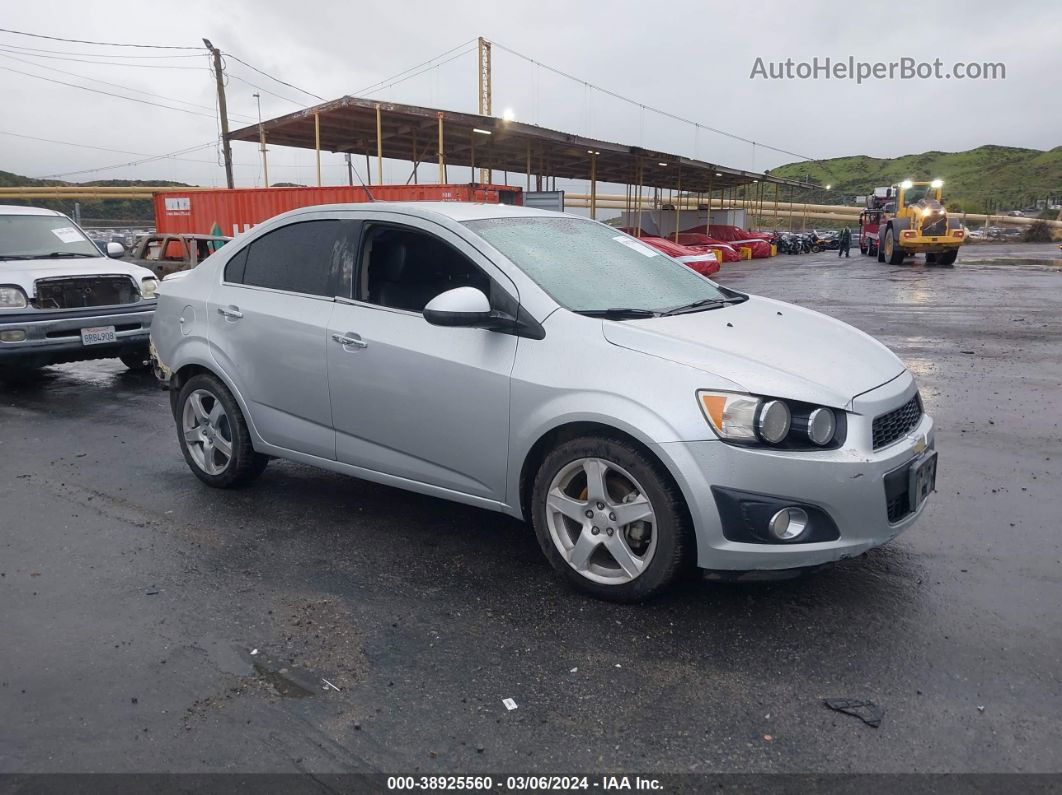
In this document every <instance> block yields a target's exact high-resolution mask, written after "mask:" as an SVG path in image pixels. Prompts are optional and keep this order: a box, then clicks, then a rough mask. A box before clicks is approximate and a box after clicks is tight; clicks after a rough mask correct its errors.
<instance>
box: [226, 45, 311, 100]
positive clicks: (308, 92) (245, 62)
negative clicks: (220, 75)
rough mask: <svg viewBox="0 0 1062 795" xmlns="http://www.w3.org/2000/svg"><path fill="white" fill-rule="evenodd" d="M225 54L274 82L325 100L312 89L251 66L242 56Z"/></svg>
mask: <svg viewBox="0 0 1062 795" xmlns="http://www.w3.org/2000/svg"><path fill="white" fill-rule="evenodd" d="M224 54H225V55H226V56H227V57H229V58H231V59H232V60H234V61H236V62H237V63H242V64H243V65H244V66H246V67H247V68H248V69H253V70H254V71H256V72H258V74H260V75H264V76H265V77H268V78H269V79H270V80H273V81H274V82H277V83H280V84H281V85H282V86H287V87H288V88H294V89H295V90H296V91H298V92H299V93H301V94H306V95H307V96H311V97H313V98H314V99H319V100H321V102H324V101H325V99H324V97H321V96H318V95H317V94H315V93H313V92H312V91H307V90H305V89H303V88H299V87H298V86H294V85H292V84H291V83H288V82H286V81H284V80H281V79H280V78H279V77H273V75H271V74H269V73H268V72H263V71H262V70H261V69H259V68H258V67H257V66H251V65H250V64H249V63H247V61H245V60H243V59H242V58H237V57H236V56H235V55H233V54H232V53H231V52H226V53H224Z"/></svg>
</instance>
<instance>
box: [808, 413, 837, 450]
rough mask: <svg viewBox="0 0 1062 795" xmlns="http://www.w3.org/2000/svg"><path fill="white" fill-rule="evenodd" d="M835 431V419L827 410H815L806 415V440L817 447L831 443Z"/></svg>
mask: <svg viewBox="0 0 1062 795" xmlns="http://www.w3.org/2000/svg"><path fill="white" fill-rule="evenodd" d="M836 430H837V418H836V417H835V416H834V415H833V412H832V411H830V410H829V409H815V410H814V411H812V412H811V414H809V415H808V430H807V434H808V438H809V439H811V441H812V442H814V443H815V444H817V445H819V447H822V445H824V444H829V443H830V442H831V441H833V434H834V432H835V431H836Z"/></svg>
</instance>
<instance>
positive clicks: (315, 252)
mask: <svg viewBox="0 0 1062 795" xmlns="http://www.w3.org/2000/svg"><path fill="white" fill-rule="evenodd" d="M339 224H340V222H339V221H334V220H326V221H303V222H301V223H294V224H289V225H288V226H282V227H280V228H279V229H274V230H273V231H272V232H269V233H268V234H265V235H263V236H262V237H260V238H258V239H256V240H254V241H252V242H251V243H250V244H249V245H248V246H246V247H245V248H244V249H243V251H241V252H239V253H238V254H237V255H236V256H235V257H233V258H232V259H231V260H230V261H229V262H228V264H227V265H226V267H225V280H226V281H228V282H233V283H236V284H246V285H250V286H254V287H268V288H269V289H272V290H285V291H288V292H294V293H304V294H306V295H321V296H327V297H329V298H331V297H332V295H333V288H332V267H333V266H332V262H333V249H334V248H335V244H336V234H337V232H338V229H339Z"/></svg>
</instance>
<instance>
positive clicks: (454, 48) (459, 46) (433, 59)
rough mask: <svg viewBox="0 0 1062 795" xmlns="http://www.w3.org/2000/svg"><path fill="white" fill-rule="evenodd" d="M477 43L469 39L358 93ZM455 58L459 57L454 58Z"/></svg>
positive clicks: (359, 92)
mask: <svg viewBox="0 0 1062 795" xmlns="http://www.w3.org/2000/svg"><path fill="white" fill-rule="evenodd" d="M475 41H476V39H469V40H468V41H466V42H462V43H461V44H458V45H457V46H456V47H451V48H450V49H449V50H446V51H445V52H441V53H439V54H438V55H436V56H435V57H434V58H429V59H428V60H427V61H424V62H423V63H419V64H417V65H416V66H411V67H409V68H408V69H404V70H403V71H401V72H398V73H397V74H393V75H391V76H390V77H386V78H384V79H383V80H380V81H379V82H377V83H373V84H372V85H371V86H367V87H366V88H362V89H359V90H358V92H357V93H358V94H361V93H363V92H366V91H369V90H370V89H375V88H376V86H382V85H383V84H384V83H386V82H387V81H389V80H394V79H395V78H396V77H401V76H402V75H404V74H405V73H406V72H412V71H413V70H414V69H420V67H422V66H427V65H428V64H434V62H435V61H437V60H439V59H440V58H442V57H444V56H447V55H449V54H450V53H452V52H453V51H454V50H460V49H461V48H462V47H467V46H468V45H469V44H472V43H473V42H475ZM458 55H464V53H458ZM454 57H457V56H454ZM450 60H452V59H450ZM434 65H435V66H441V64H434ZM410 77H414V75H410ZM390 85H395V83H390Z"/></svg>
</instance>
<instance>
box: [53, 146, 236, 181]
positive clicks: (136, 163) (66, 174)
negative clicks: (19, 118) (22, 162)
mask: <svg viewBox="0 0 1062 795" xmlns="http://www.w3.org/2000/svg"><path fill="white" fill-rule="evenodd" d="M214 143H215V142H214V141H208V142H207V143H205V144H199V145H198V146H189V147H186V148H184V149H178V150H177V151H175V152H167V153H166V154H162V155H152V156H150V157H145V158H144V159H142V160H132V161H130V162H128V163H116V164H115V165H113V166H100V167H99V168H85V169H82V170H80V171H63V172H61V173H58V174H46V175H44V176H43V177H37V179H54V178H56V177H73V176H77V175H78V174H95V173H96V172H98V171H112V170H113V169H116V168H127V167H129V166H139V165H142V164H144V163H150V162H152V161H154V160H165V159H166V158H172V159H174V160H176V159H178V157H177V156H178V155H186V154H189V153H190V152H197V151H199V150H200V149H206V148H207V147H211V146H214ZM203 162H207V163H208V162H210V161H203Z"/></svg>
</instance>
